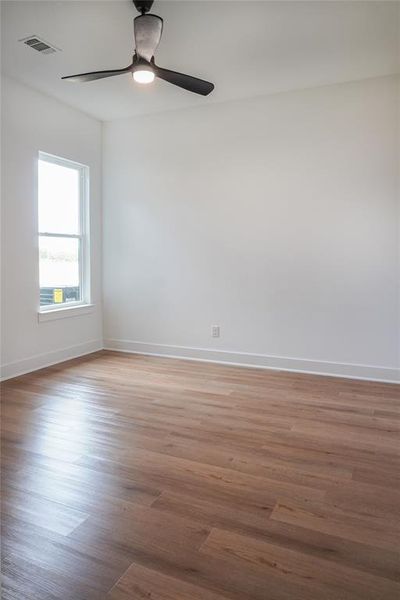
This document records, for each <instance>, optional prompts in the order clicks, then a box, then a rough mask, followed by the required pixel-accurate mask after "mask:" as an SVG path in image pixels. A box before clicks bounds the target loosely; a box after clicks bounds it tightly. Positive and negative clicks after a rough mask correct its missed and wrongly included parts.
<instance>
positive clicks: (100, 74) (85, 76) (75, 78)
mask: <svg viewBox="0 0 400 600" xmlns="http://www.w3.org/2000/svg"><path fill="white" fill-rule="evenodd" d="M131 71H132V65H129V67H125V69H114V70H111V71H94V72H93V73H80V74H79V75H67V76H66V77H61V79H68V81H72V82H81V83H83V82H85V81H95V80H96V79H104V78H105V77H114V76H115V75H123V74H124V73H130V72H131Z"/></svg>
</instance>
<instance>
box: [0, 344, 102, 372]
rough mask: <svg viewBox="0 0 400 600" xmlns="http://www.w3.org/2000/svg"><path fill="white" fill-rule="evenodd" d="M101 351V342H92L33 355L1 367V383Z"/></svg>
mask: <svg viewBox="0 0 400 600" xmlns="http://www.w3.org/2000/svg"><path fill="white" fill-rule="evenodd" d="M102 349H103V340H92V341H90V342H85V343H83V344H77V345H76V346H69V347H68V348H63V349H61V350H55V351H53V352H45V353H44V354H35V355H34V356H30V357H29V358H25V359H23V360H18V361H15V362H10V363H7V364H5V365H2V366H1V381H4V380H5V379H11V378H12V377H18V376H19V375H25V374H26V373H31V372H32V371H37V370H38V369H43V368H45V367H51V366H52V365H56V364H58V363H61V362H64V361H65V360H70V359H71V358H78V357H79V356H84V355H85V354H90V353H92V352H96V351H97V350H102Z"/></svg>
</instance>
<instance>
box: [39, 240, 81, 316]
mask: <svg viewBox="0 0 400 600" xmlns="http://www.w3.org/2000/svg"><path fill="white" fill-rule="evenodd" d="M79 244H80V241H79V239H76V238H62V237H49V236H40V237H39V261H40V265H39V266H40V305H41V306H46V305H48V304H63V303H67V302H76V301H79V300H80V299H81V290H80V286H79Z"/></svg>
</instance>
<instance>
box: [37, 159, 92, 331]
mask: <svg viewBox="0 0 400 600" xmlns="http://www.w3.org/2000/svg"><path fill="white" fill-rule="evenodd" d="M39 160H43V161H46V162H49V163H52V164H56V165H60V166H62V167H68V168H70V169H71V168H72V169H75V170H77V171H78V172H79V185H80V188H79V221H80V222H79V232H78V233H77V234H68V233H52V232H51V231H40V229H39V210H38V246H39V240H40V238H41V237H59V238H72V239H78V240H79V288H80V292H81V299H80V300H77V301H74V302H63V303H60V304H49V305H46V306H40V283H39V311H38V313H39V321H47V320H53V319H58V318H63V317H70V316H74V315H81V314H84V313H88V312H91V309H92V308H93V304H91V281H90V213H89V210H90V206H89V201H90V199H89V167H88V166H86V165H83V164H81V163H78V162H74V161H72V160H69V159H67V158H61V157H59V156H55V155H53V154H48V153H47V152H39V157H38V169H39ZM37 206H38V209H39V177H38V178H37ZM38 266H39V267H40V257H39V255H38Z"/></svg>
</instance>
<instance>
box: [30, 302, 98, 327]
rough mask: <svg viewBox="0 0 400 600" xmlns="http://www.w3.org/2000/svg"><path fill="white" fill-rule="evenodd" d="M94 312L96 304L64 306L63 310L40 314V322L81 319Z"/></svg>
mask: <svg viewBox="0 0 400 600" xmlns="http://www.w3.org/2000/svg"><path fill="white" fill-rule="evenodd" d="M93 310H94V304H80V305H79V306H64V307H63V308H51V309H48V310H41V311H39V312H38V321H39V323H42V322H43V321H55V320H56V319H66V318H68V317H80V316H81V315H87V314H90V313H92V312H93Z"/></svg>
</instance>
